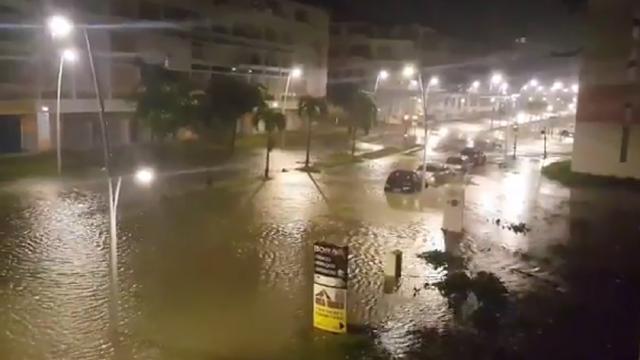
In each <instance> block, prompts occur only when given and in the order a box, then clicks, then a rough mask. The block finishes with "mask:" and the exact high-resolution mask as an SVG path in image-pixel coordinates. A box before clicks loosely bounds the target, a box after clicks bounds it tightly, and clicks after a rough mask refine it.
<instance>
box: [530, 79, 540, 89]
mask: <svg viewBox="0 0 640 360" xmlns="http://www.w3.org/2000/svg"><path fill="white" fill-rule="evenodd" d="M529 85H531V86H533V87H537V86H538V79H535V78H534V79H531V81H529Z"/></svg>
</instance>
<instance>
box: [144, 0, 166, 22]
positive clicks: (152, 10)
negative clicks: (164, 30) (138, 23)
mask: <svg viewBox="0 0 640 360" xmlns="http://www.w3.org/2000/svg"><path fill="white" fill-rule="evenodd" d="M138 16H139V17H140V18H141V19H145V20H161V19H162V8H161V7H160V5H158V4H154V3H152V2H149V1H140V3H139V4H138Z"/></svg>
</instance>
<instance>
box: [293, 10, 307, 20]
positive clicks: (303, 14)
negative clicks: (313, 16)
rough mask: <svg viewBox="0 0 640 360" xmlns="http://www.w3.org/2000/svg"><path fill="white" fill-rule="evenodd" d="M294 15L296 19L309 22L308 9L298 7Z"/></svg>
mask: <svg viewBox="0 0 640 360" xmlns="http://www.w3.org/2000/svg"><path fill="white" fill-rule="evenodd" d="M294 17H295V18H296V21H299V22H304V23H307V22H309V13H307V11H306V10H302V9H298V10H296V12H295V15H294Z"/></svg>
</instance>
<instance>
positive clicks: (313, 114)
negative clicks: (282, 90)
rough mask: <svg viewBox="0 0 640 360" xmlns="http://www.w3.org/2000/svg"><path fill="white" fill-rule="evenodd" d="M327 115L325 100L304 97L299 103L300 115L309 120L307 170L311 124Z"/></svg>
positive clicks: (306, 167)
mask: <svg viewBox="0 0 640 360" xmlns="http://www.w3.org/2000/svg"><path fill="white" fill-rule="evenodd" d="M326 114H327V102H326V100H325V99H324V98H319V97H312V96H303V97H301V98H300V100H299V101H298V115H300V117H301V118H306V120H307V155H306V158H305V161H304V167H305V169H309V154H310V152H311V123H312V122H314V121H319V120H320V119H322V118H324V117H325V116H326Z"/></svg>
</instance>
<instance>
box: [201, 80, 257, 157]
mask: <svg viewBox="0 0 640 360" xmlns="http://www.w3.org/2000/svg"><path fill="white" fill-rule="evenodd" d="M204 98H205V99H204V104H203V114H202V115H203V116H202V121H203V125H204V129H203V131H210V130H212V129H214V128H215V127H216V126H218V125H220V126H222V127H223V128H225V129H226V130H227V131H229V132H230V142H229V150H230V151H231V153H233V151H234V149H235V144H236V135H237V124H238V119H239V118H240V117H242V116H243V115H246V114H249V113H252V112H254V111H255V110H256V109H258V108H261V107H263V106H264V100H263V94H262V92H261V91H260V88H259V87H258V86H255V85H252V84H249V83H248V82H246V81H243V80H240V79H238V78H235V77H226V76H220V75H213V76H212V77H211V80H209V85H208V86H207V90H206V92H205V95H204Z"/></svg>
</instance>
